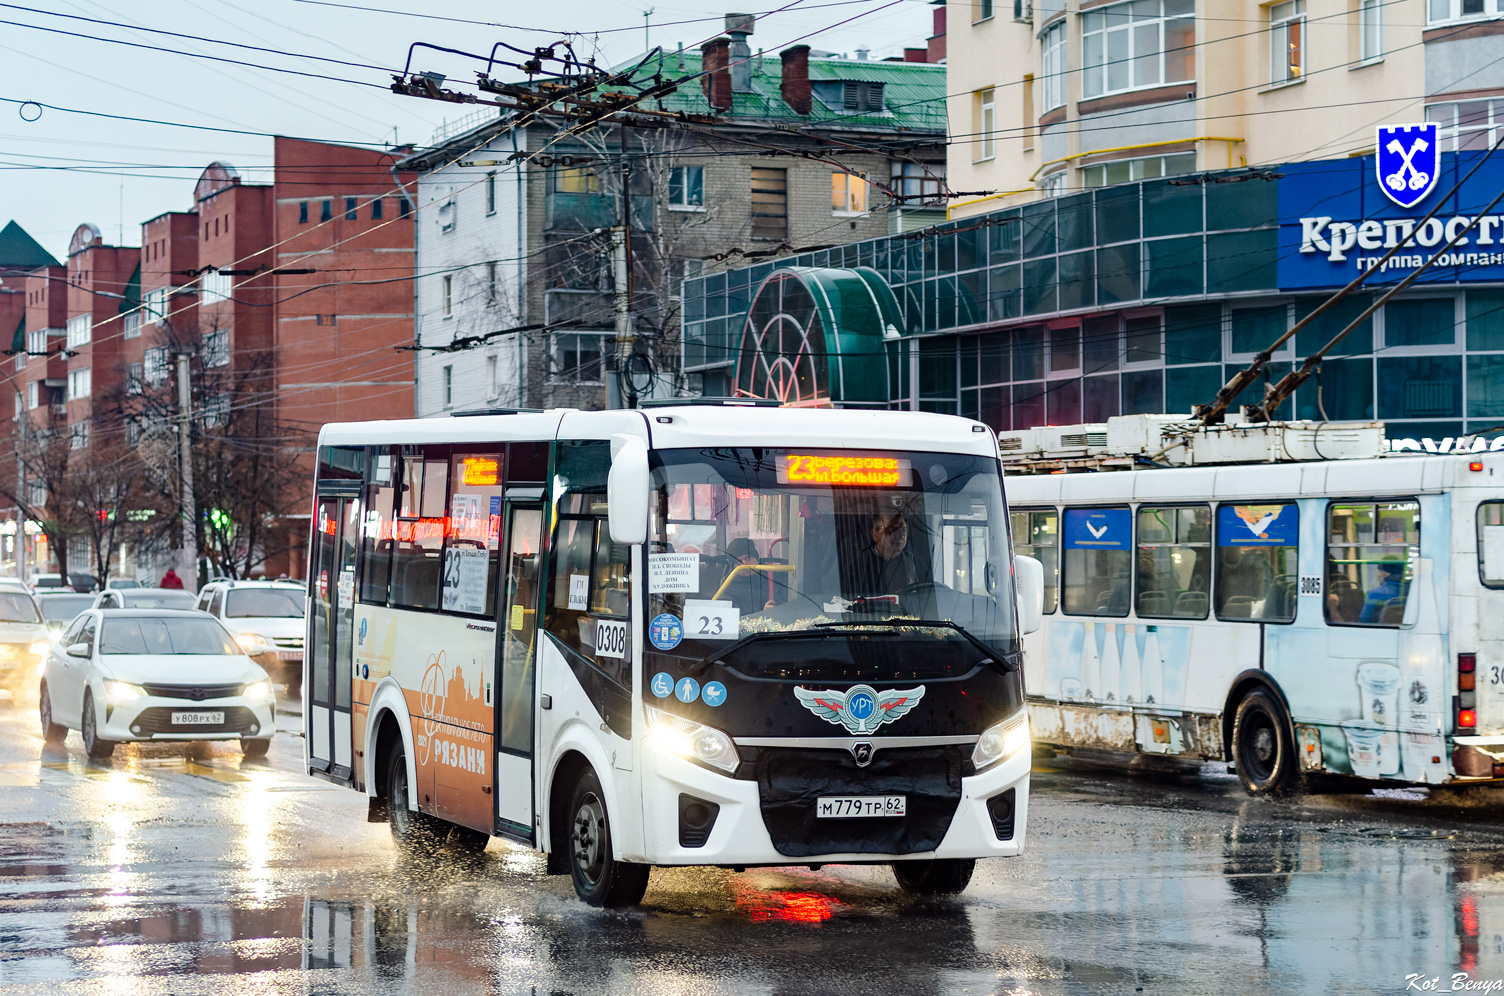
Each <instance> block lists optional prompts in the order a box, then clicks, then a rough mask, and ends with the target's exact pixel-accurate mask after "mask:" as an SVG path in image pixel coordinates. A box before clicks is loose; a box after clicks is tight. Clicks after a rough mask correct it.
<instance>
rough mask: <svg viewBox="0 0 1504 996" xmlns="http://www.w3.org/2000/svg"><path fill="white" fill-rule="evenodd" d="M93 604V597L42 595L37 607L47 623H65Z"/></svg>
mask: <svg viewBox="0 0 1504 996" xmlns="http://www.w3.org/2000/svg"><path fill="white" fill-rule="evenodd" d="M93 604H94V596H93V595H42V596H40V597H39V598H38V599H37V605H38V606H39V607H40V608H41V610H42V618H43V619H45V620H47V621H48V622H67V621H69V620H70V619H72V618H73V617H74V616H76V615H78V614H79V613H80V612H82V611H83V610H84V609H87V608H89V607H91V606H92V605H93Z"/></svg>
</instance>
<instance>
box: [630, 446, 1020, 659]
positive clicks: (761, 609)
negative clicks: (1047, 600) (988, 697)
mask: <svg viewBox="0 0 1504 996" xmlns="http://www.w3.org/2000/svg"><path fill="white" fill-rule="evenodd" d="M653 460H654V475H655V479H654V486H655V489H656V493H655V501H654V507H653V511H652V521H651V525H650V535H649V547H648V550H649V556H648V575H649V578H648V592H649V595H648V597H649V611H648V613H647V616H648V624H649V627H650V631H649V642H650V644H651V646H652V647H655V648H657V649H658V650H660V651H668V650H673V651H674V653H675V654H676V655H679V656H695V657H704V656H706V655H711V654H714V652H715V651H717V650H719V649H723V648H725V647H727V646H728V644H727V642H726V641H734V640H741V639H744V638H746V637H750V636H756V635H759V634H795V633H806V634H808V635H810V636H816V635H819V636H826V635H831V636H834V635H849V634H851V633H852V632H853V631H862V630H872V631H874V632H879V631H882V630H884V629H886V630H888V631H890V632H892V633H893V634H894V635H899V634H903V635H907V636H910V637H912V636H915V635H918V636H921V637H925V638H927V639H929V640H943V641H948V642H959V643H961V644H963V645H969V648H970V649H969V651H968V653H967V654H965V655H964V656H966V657H968V658H970V659H972V660H976V659H977V657H978V656H979V655H978V654H977V652H976V651H977V650H978V649H981V650H982V651H986V650H987V649H988V648H995V653H994V654H993V656H996V655H1000V654H1005V653H1009V652H1011V651H1012V650H1014V649H1016V648H1015V646H1014V644H1015V642H1016V641H1015V635H1014V630H1013V604H1012V587H1011V578H1012V574H1011V571H1010V570H1009V563H1008V537H1007V527H1006V523H1007V521H1008V520H1007V517H1006V514H1005V512H1004V506H1003V494H1002V481H1001V478H1000V476H999V473H998V465H997V461H996V460H994V459H989V458H987V457H981V456H968V455H961V454H936V453H920V452H900V451H893V452H879V451H872V450H840V451H836V450H828V449H816V448H808V449H805V448H800V449H792V448H707V449H700V450H661V451H657V452H656V453H655V454H654V457H653ZM675 620H677V621H678V625H679V626H680V627H681V632H680V633H679V634H675V633H673V632H672V631H671V630H672V628H673V625H674V621H675ZM937 622H940V623H944V624H945V625H941V626H935V625H926V624H933V623H937ZM904 623H914V624H915V625H913V626H905V625H904ZM681 641H682V643H683V644H684V646H683V647H679V645H678V644H679V643H680V642H681ZM947 649H949V648H947ZM980 656H981V657H986V656H988V654H987V653H986V652H983V653H981V654H980Z"/></svg>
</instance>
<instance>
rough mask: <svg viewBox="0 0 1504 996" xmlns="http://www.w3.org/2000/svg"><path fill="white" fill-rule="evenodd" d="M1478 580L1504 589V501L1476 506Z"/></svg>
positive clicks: (1485, 585) (1492, 586)
mask: <svg viewBox="0 0 1504 996" xmlns="http://www.w3.org/2000/svg"><path fill="white" fill-rule="evenodd" d="M1478 580H1479V581H1482V582H1483V585H1484V587H1487V588H1504V501H1485V502H1482V503H1480V504H1479V505H1478Z"/></svg>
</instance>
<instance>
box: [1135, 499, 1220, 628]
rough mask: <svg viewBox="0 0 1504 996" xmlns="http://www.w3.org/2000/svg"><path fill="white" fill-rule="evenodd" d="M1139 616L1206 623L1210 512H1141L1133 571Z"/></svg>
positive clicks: (1196, 509) (1205, 509)
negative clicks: (1202, 620) (1135, 561)
mask: <svg viewBox="0 0 1504 996" xmlns="http://www.w3.org/2000/svg"><path fill="white" fill-rule="evenodd" d="M1135 573H1136V575H1137V578H1136V582H1137V585H1138V587H1137V591H1138V594H1137V596H1136V601H1135V603H1134V604H1135V605H1136V607H1137V609H1138V614H1139V615H1140V616H1142V617H1144V618H1149V619H1154V618H1163V619H1205V618H1206V613H1207V609H1208V608H1209V604H1208V601H1209V600H1208V595H1209V593H1210V591H1211V575H1212V510H1211V509H1210V508H1208V507H1206V506H1205V505H1200V506H1194V507H1191V508H1184V507H1182V508H1175V507H1158V508H1150V507H1146V506H1140V507H1139V510H1138V560H1137V564H1136V567H1135Z"/></svg>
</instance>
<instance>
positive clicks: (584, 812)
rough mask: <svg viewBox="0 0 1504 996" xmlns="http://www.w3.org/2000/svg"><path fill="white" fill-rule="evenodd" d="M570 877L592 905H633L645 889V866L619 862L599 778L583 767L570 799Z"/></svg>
mask: <svg viewBox="0 0 1504 996" xmlns="http://www.w3.org/2000/svg"><path fill="white" fill-rule="evenodd" d="M569 814H570V815H569V826H568V827H567V828H566V830H567V833H568V845H567V846H568V848H569V877H570V878H572V879H573V880H574V891H575V892H577V893H579V896H580V898H581V899H583V900H585V902H587V903H589V904H590V905H591V906H608V907H609V906H635V905H637V904H638V903H640V902H641V901H642V895H643V893H645V892H647V889H648V870H649V869H648V866H647V865H639V864H632V863H630V862H626V861H618V860H617V859H616V857H615V855H613V854H612V853H611V852H612V845H611V819H610V817H609V816H608V815H607V813H606V794H605V793H604V792H602V791H601V782H600V779H599V778H597V777H596V775H595V772H594V771H592V770H591V769H589V768H586V769H585V770H584V771H583V772H581V773H580V780H579V781H578V782H576V783H575V787H574V796H573V797H572V798H571V799H570V802H569Z"/></svg>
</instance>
